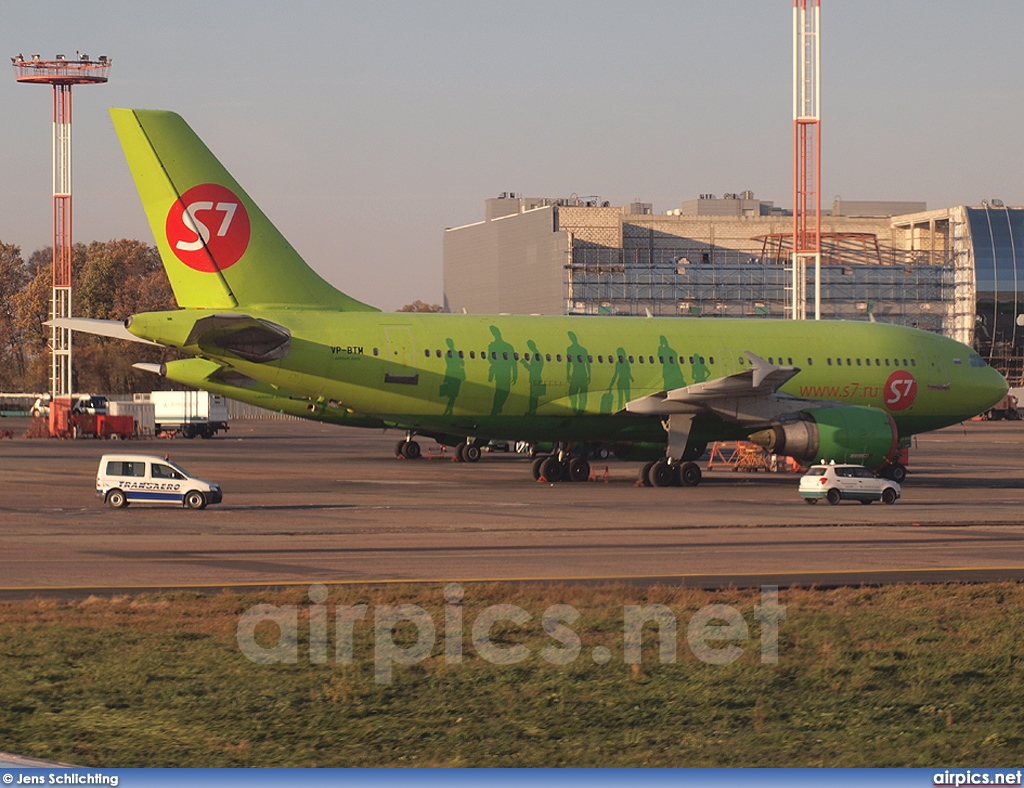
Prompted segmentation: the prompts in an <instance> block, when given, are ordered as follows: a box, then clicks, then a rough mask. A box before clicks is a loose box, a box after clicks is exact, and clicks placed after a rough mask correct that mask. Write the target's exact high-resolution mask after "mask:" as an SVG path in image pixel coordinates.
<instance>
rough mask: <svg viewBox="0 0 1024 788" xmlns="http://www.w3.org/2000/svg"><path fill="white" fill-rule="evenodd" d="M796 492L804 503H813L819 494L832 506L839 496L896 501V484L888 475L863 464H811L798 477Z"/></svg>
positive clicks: (819, 498) (854, 498)
mask: <svg viewBox="0 0 1024 788" xmlns="http://www.w3.org/2000/svg"><path fill="white" fill-rule="evenodd" d="M800 495H801V496H802V497H803V499H804V503H817V502H818V501H820V500H821V499H822V498H824V499H825V500H826V501H828V502H829V503H830V504H832V505H833V506H834V505H835V504H837V503H839V502H840V501H842V500H846V499H848V500H851V501H860V502H861V503H864V504H868V503H873V502H874V501H882V502H883V503H896V499H897V498H899V497H900V486H899V485H898V484H897V483H896V482H894V481H890V480H889V479H881V478H879V477H878V476H875V474H873V473H872V472H871V471H869V470H868V469H867V468H865V467H864V466H863V465H836V464H835V463H829V464H828V465H824V464H822V465H815V466H813V467H811V468H810V469H809V470H808V471H807V473H806V474H804V475H803V476H802V477H801V478H800Z"/></svg>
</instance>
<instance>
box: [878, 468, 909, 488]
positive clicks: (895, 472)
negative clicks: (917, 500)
mask: <svg viewBox="0 0 1024 788" xmlns="http://www.w3.org/2000/svg"><path fill="white" fill-rule="evenodd" d="M878 475H879V476H881V477H882V478H883V479H892V480H893V481H894V482H896V484H903V482H905V481H906V480H907V469H906V468H905V467H903V466H902V465H900V464H899V463H895V464H893V465H888V466H886V467H885V468H882V470H880V471H879V472H878Z"/></svg>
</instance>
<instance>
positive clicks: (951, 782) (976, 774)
mask: <svg viewBox="0 0 1024 788" xmlns="http://www.w3.org/2000/svg"><path fill="white" fill-rule="evenodd" d="M1022 777H1024V772H1022V771H1021V770H1020V769H1016V770H1013V771H1009V770H1008V771H996V770H992V769H986V770H978V769H963V770H960V769H956V770H951V769H946V770H945V771H941V772H935V775H934V776H933V777H932V785H936V786H939V785H941V786H951V787H952V786H962V785H1021V784H1022V783H1021V778H1022Z"/></svg>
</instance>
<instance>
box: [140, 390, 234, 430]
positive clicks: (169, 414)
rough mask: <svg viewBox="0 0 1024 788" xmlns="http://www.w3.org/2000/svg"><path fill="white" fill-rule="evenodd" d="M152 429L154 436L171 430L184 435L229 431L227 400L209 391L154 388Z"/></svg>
mask: <svg viewBox="0 0 1024 788" xmlns="http://www.w3.org/2000/svg"><path fill="white" fill-rule="evenodd" d="M149 400H150V402H152V403H153V422H154V425H153V428H154V430H155V432H156V434H157V435H159V434H160V433H172V434H175V435H180V436H181V437H183V438H195V437H197V436H198V437H201V438H212V437H213V436H214V435H216V434H217V433H218V432H227V430H228V403H227V400H226V399H225V398H224V397H221V396H219V395H217V394H211V393H210V392H208V391H154V392H152V393H151V394H150V395H149Z"/></svg>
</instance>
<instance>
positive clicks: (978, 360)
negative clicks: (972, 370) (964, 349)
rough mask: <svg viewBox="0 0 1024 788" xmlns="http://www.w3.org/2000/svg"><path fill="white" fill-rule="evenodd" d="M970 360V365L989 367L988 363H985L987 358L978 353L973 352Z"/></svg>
mask: <svg viewBox="0 0 1024 788" xmlns="http://www.w3.org/2000/svg"><path fill="white" fill-rule="evenodd" d="M968 362H969V363H970V365H971V366H972V367H987V366H988V364H986V363H985V359H983V358H982V357H981V356H979V355H978V354H977V353H971V356H970V358H969V359H968Z"/></svg>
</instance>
